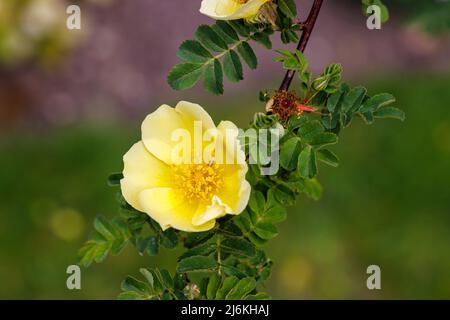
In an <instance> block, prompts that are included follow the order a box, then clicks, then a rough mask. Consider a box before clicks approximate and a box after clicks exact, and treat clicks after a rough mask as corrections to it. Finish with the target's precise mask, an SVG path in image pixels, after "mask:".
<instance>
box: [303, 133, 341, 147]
mask: <svg viewBox="0 0 450 320" xmlns="http://www.w3.org/2000/svg"><path fill="white" fill-rule="evenodd" d="M337 142H338V137H337V135H335V134H334V133H331V132H322V133H319V134H317V135H315V136H314V137H312V138H311V139H310V140H309V145H311V146H313V147H315V148H319V147H324V146H327V145H331V144H336V143H337Z"/></svg>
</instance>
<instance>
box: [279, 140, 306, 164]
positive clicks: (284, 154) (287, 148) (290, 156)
mask: <svg viewBox="0 0 450 320" xmlns="http://www.w3.org/2000/svg"><path fill="white" fill-rule="evenodd" d="M301 148H302V145H301V140H300V138H298V137H293V138H291V139H289V140H287V141H286V142H284V143H283V144H282V146H281V151H280V165H281V167H283V168H284V169H286V170H289V171H292V170H295V168H296V167H297V162H298V156H299V154H300V151H301Z"/></svg>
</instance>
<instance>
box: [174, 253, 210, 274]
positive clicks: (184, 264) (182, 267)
mask: <svg viewBox="0 0 450 320" xmlns="http://www.w3.org/2000/svg"><path fill="white" fill-rule="evenodd" d="M216 267H217V264H216V261H215V260H214V258H212V257H204V256H193V257H188V258H185V259H183V260H181V261H180V262H178V265H177V272H178V273H186V272H191V271H200V272H205V271H213V270H214V269H215V268H216Z"/></svg>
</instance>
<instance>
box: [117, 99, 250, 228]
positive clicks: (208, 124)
mask: <svg viewBox="0 0 450 320" xmlns="http://www.w3.org/2000/svg"><path fill="white" fill-rule="evenodd" d="M199 124H200V126H199ZM180 129H182V130H183V131H182V132H187V133H188V134H189V135H190V139H192V140H194V139H197V138H198V134H199V133H200V134H201V135H202V137H205V136H207V135H208V133H210V136H211V137H213V138H211V140H210V141H212V142H211V143H209V144H207V143H205V142H204V141H201V142H200V144H199V145H198V143H197V144H196V142H195V141H191V140H189V141H188V142H189V143H191V142H193V145H197V147H198V146H199V147H200V151H201V153H202V154H206V151H207V149H208V148H209V149H208V150H209V151H210V153H211V155H212V157H211V158H209V159H208V161H207V162H205V161H198V157H197V156H198V151H199V150H196V149H194V148H193V149H192V157H188V158H187V160H193V161H180V158H176V157H174V154H177V151H176V150H177V147H178V146H179V144H180V143H179V142H177V141H174V133H177V132H179V130H180ZM237 130H238V129H237V127H236V126H235V125H234V124H233V123H232V122H229V121H222V122H221V123H220V124H219V125H218V126H217V127H216V126H215V125H214V122H213V121H212V119H211V117H210V116H209V114H208V113H207V112H206V111H205V110H204V109H203V108H202V107H201V106H199V105H197V104H193V103H189V102H184V101H182V102H179V103H178V104H177V106H176V107H175V108H172V107H170V106H168V105H162V106H160V107H159V108H158V109H157V110H156V111H155V112H153V113H151V114H149V115H148V116H147V118H146V119H145V120H144V122H143V123H142V140H141V141H139V142H138V143H136V144H135V145H134V146H133V147H131V149H130V150H129V151H128V152H127V153H126V154H125V156H124V159H123V160H124V170H123V176H124V178H123V179H122V180H121V183H120V184H121V189H122V194H123V196H124V198H125V199H126V201H127V202H128V203H129V204H130V205H131V206H133V207H134V208H135V209H137V210H139V211H142V212H145V213H147V214H148V215H149V216H150V217H151V218H152V219H154V220H155V221H157V222H158V223H159V224H160V225H161V228H162V229H163V230H164V229H167V228H169V227H172V228H175V229H178V230H183V231H189V232H197V231H206V230H209V229H212V228H213V227H214V225H215V220H216V219H217V218H220V217H222V216H224V215H226V214H234V215H236V214H239V213H241V212H242V211H243V210H244V209H245V207H246V206H247V203H248V199H249V196H250V184H249V183H248V182H247V181H246V180H245V175H246V173H247V170H248V168H247V164H246V163H245V161H238V158H241V159H242V157H243V151H242V150H240V148H239V142H238V141H237V133H238V131H237ZM198 131H200V132H198ZM229 132H232V133H233V134H232V135H231V139H229V138H228V139H222V138H223V137H230V135H229ZM196 135H197V136H196ZM202 137H200V139H202ZM218 137H222V138H218ZM211 146H213V147H214V148H211ZM222 147H223V150H225V151H223V154H222V153H221V151H220V150H219V149H221V148H222ZM233 150H237V153H236V154H233ZM174 151H175V153H174ZM190 151H191V150H189V153H190ZM221 154H222V155H223V157H221V158H222V159H218V158H217V159H215V158H214V156H217V157H219V155H221ZM226 155H232V156H230V158H231V157H233V158H232V160H233V161H223V159H224V158H225V156H226ZM185 156H186V155H185V154H184V155H183V157H184V158H183V159H184V160H186V158H185ZM202 159H203V158H202ZM244 159H245V157H244ZM219 160H220V161H219Z"/></svg>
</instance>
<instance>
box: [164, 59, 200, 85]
mask: <svg viewBox="0 0 450 320" xmlns="http://www.w3.org/2000/svg"><path fill="white" fill-rule="evenodd" d="M203 70H204V66H203V65H202V64H194V63H181V64H177V65H176V66H175V67H173V69H172V70H170V72H169V76H168V78H167V81H168V82H169V84H170V86H171V87H172V88H173V89H175V90H186V89H189V88H192V87H193V86H194V85H195V84H196V83H197V82H198V81H199V80H200V77H201V76H202V73H203Z"/></svg>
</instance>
